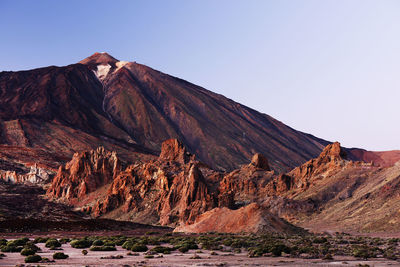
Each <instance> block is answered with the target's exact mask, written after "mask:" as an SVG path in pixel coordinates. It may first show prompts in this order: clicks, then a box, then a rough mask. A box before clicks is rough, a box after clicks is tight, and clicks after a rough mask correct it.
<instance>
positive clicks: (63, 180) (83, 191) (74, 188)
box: [47, 147, 121, 202]
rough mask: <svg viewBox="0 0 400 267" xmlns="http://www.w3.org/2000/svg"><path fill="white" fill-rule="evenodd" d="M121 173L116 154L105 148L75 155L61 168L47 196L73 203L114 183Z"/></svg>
mask: <svg viewBox="0 0 400 267" xmlns="http://www.w3.org/2000/svg"><path fill="white" fill-rule="evenodd" d="M120 171H121V163H120V161H119V159H118V157H117V156H116V153H115V152H108V151H105V150H104V148H103V147H99V148H97V149H96V150H91V151H89V152H81V153H75V154H74V156H73V158H72V160H71V161H70V162H68V163H67V164H66V165H65V166H60V168H59V169H58V172H57V174H56V176H55V177H54V179H53V181H52V183H51V185H50V187H49V188H48V190H47V194H48V195H49V196H50V197H53V198H63V199H66V200H68V201H71V202H73V201H76V200H77V199H78V198H82V197H83V196H85V195H87V194H89V193H90V192H93V191H95V190H96V189H98V188H99V187H101V186H103V185H107V184H108V183H110V182H112V181H113V178H114V177H116V176H117V175H118V174H119V172H120Z"/></svg>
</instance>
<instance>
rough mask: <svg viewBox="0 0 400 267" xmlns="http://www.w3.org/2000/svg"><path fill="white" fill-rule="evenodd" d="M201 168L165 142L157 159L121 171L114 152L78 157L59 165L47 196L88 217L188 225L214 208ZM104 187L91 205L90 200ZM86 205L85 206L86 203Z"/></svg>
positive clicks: (177, 145) (175, 144)
mask: <svg viewBox="0 0 400 267" xmlns="http://www.w3.org/2000/svg"><path fill="white" fill-rule="evenodd" d="M202 167H204V164H201V163H200V162H198V161H195V160H194V156H193V155H191V154H190V153H188V152H187V151H186V148H185V147H184V146H183V145H182V143H181V142H179V141H178V140H167V141H166V142H164V143H163V145H162V151H161V154H160V157H159V158H158V159H157V160H154V161H150V162H147V163H139V162H137V163H135V164H132V165H129V166H127V167H126V168H125V169H123V168H122V167H121V163H120V161H119V159H118V157H117V156H116V154H115V153H111V152H106V151H104V149H103V148H99V149H97V150H96V151H90V152H84V153H77V154H75V155H74V157H73V159H72V160H71V161H70V162H69V163H67V164H66V166H61V167H60V169H59V171H58V173H57V175H56V177H55V178H54V180H53V182H52V184H51V186H50V187H49V189H48V191H47V195H48V196H49V197H50V198H53V199H58V200H60V199H61V200H64V201H65V202H67V203H70V204H74V203H76V201H77V199H79V200H80V203H85V205H84V206H83V207H82V208H83V210H85V211H86V212H88V213H91V214H92V215H93V216H106V217H107V216H116V217H120V218H124V219H130V220H135V221H141V222H148V223H156V222H159V223H161V224H162V225H173V224H176V223H178V222H180V221H187V222H192V221H194V219H195V218H196V217H197V216H198V215H199V214H201V213H203V212H205V211H206V210H209V209H211V208H213V207H215V206H216V204H217V201H216V195H217V194H216V192H213V190H212V189H210V187H209V186H208V184H207V182H206V180H205V178H204V177H203V174H202V172H201V171H200V169H199V168H202ZM103 186H106V187H107V189H105V190H103V191H102V192H103V196H102V197H100V198H97V199H96V200H95V202H94V203H93V202H90V201H91V200H88V201H87V202H85V199H88V198H89V199H90V197H89V195H90V193H91V192H94V191H96V190H98V189H100V188H102V187H103ZM88 202H89V203H88Z"/></svg>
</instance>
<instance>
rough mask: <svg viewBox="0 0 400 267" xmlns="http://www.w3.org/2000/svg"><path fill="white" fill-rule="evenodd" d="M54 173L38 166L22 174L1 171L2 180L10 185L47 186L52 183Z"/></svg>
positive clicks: (13, 171) (0, 177)
mask: <svg viewBox="0 0 400 267" xmlns="http://www.w3.org/2000/svg"><path fill="white" fill-rule="evenodd" d="M54 174H55V173H54V171H52V170H50V169H47V168H41V167H38V166H37V164H35V165H33V166H31V167H30V169H29V172H26V173H21V172H20V171H15V170H12V171H10V170H7V171H5V170H0V179H1V180H3V181H5V182H9V183H13V184H15V183H31V184H45V183H48V182H50V178H51V177H52V176H54Z"/></svg>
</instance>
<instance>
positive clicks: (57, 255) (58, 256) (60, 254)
mask: <svg viewBox="0 0 400 267" xmlns="http://www.w3.org/2000/svg"><path fill="white" fill-rule="evenodd" d="M68 257H69V256H68V255H67V254H64V253H63V252H56V253H54V254H53V259H55V260H63V259H66V258H68Z"/></svg>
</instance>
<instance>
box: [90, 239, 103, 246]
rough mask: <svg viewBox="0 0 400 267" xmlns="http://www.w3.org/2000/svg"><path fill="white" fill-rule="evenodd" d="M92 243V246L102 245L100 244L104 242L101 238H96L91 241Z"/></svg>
mask: <svg viewBox="0 0 400 267" xmlns="http://www.w3.org/2000/svg"><path fill="white" fill-rule="evenodd" d="M92 245H93V246H102V245H104V242H103V240H100V239H97V240H95V241H94V242H93V244H92Z"/></svg>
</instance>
